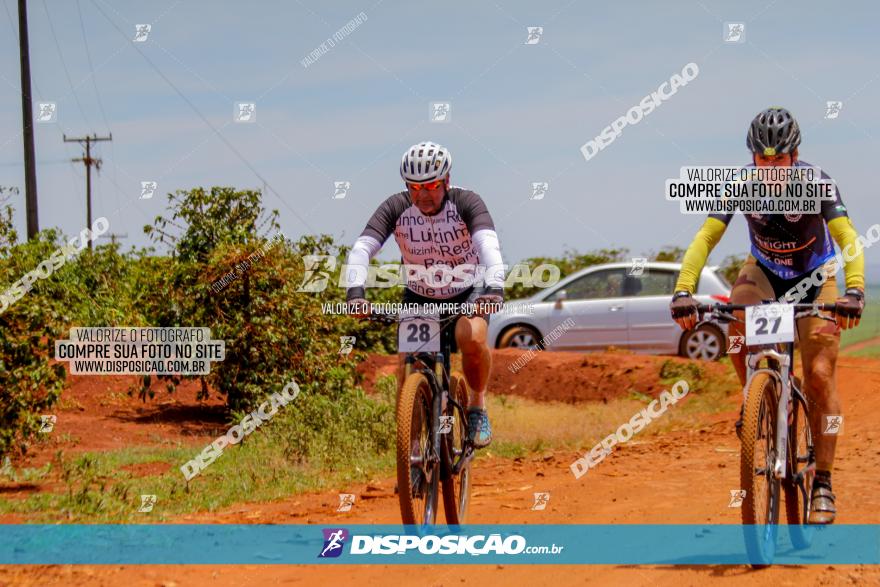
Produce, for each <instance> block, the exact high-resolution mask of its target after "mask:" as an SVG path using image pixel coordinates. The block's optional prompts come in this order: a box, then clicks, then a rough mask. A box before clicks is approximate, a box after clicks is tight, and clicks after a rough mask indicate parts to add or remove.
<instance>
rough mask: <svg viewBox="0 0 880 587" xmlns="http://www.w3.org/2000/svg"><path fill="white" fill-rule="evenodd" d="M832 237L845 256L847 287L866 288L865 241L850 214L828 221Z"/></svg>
mask: <svg viewBox="0 0 880 587" xmlns="http://www.w3.org/2000/svg"><path fill="white" fill-rule="evenodd" d="M828 231H829V232H830V233H831V238H833V239H834V242H836V243H837V246H838V247H840V252H841V256H842V257H843V263H844V265H843V272H844V274H845V275H846V287H847V288H850V287H857V288H859V289H862V290H863V289H865V254H864V253H863V250H864V243H863V242H862V241H861V239H860V238H859V235H858V233H857V232H856V229H855V228H854V227H853V225H852V221H851V220H850V219H849V216H838V217H837V218H834V219H832V220H830V221H829V222H828Z"/></svg>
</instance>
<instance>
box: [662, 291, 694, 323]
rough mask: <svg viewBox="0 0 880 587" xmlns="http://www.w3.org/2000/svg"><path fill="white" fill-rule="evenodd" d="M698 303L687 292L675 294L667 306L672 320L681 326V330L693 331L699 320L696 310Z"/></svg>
mask: <svg viewBox="0 0 880 587" xmlns="http://www.w3.org/2000/svg"><path fill="white" fill-rule="evenodd" d="M699 305H700V303H699V302H698V301H697V300H695V299H694V298H693V297H691V294H690V293H687V292H676V294H675V295H674V296H672V302H671V303H670V304H669V311H670V312H671V313H672V319H673V320H675V321H676V323H678V325H679V326H681V329H682V330H693V328H694V327H695V326H696V325H697V322H698V321H699V319H700V315H699V313H698V312H697V308H698V307H699Z"/></svg>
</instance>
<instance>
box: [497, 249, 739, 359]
mask: <svg viewBox="0 0 880 587" xmlns="http://www.w3.org/2000/svg"><path fill="white" fill-rule="evenodd" d="M679 271H681V264H680V263H662V262H648V263H647V264H645V265H644V266H643V267H639V268H638V269H637V270H634V269H633V265H632V263H608V264H604V265H594V266H592V267H588V268H587V269H583V270H581V271H578V272H577V273H574V274H572V275H569V276H568V277H566V278H565V279H562V280H560V281H559V283H557V284H556V285H554V286H552V287H550V288H547V289H545V290H543V291H541V292H539V293H537V294H535V295H534V296H532V297H530V298H526V299H522V300H515V302H516V303H515V304H514V303H513V302H514V301H511V306H512V309H513V310H514V311H511V312H507V311H502V312H501V313H498V314H494V315H493V316H492V318H491V320H490V322H489V344H490V345H493V346H495V347H496V348H511V347H512V348H523V349H528V348H546V349H548V350H575V351H590V350H602V349H605V348H607V347H611V346H614V347H619V348H627V349H632V350H634V351H637V352H644V353H657V354H661V353H666V354H680V355H682V356H684V357H689V358H692V359H706V360H715V359H718V358H720V357H721V356H722V355H723V354H724V353H725V351H726V350H727V344H726V340H727V335H726V328H724V327H722V326H720V325H717V324H712V323H706V324H703V325H702V326H700V327H699V328H697V329H696V330H693V331H690V332H682V330H681V329H680V328H679V327H678V325H677V324H676V323H675V322H673V320H672V318H671V317H670V314H669V302H670V301H671V299H672V294H673V289H674V287H675V282H676V280H677V279H678V273H679ZM729 295H730V285H729V284H728V283H727V282H726V281H725V280H724V278H723V277H722V276H721V274H720V273H719V272H718V268H717V267H706V268H704V269H703V272H702V274H701V275H700V280H699V283H698V284H697V293H696V296H695V297H696V299H697V300H699V301H700V302H701V303H706V304H711V303H714V302H727V301H729V298H728V296H729ZM520 309H521V310H522V311H520ZM551 333H552V334H551Z"/></svg>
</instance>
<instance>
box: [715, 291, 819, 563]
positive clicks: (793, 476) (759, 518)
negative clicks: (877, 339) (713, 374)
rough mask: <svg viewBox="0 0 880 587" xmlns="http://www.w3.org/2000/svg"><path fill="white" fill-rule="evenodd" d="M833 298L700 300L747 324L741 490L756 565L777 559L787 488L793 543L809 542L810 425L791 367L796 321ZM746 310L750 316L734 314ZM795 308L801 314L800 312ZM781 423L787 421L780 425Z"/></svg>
mask: <svg viewBox="0 0 880 587" xmlns="http://www.w3.org/2000/svg"><path fill="white" fill-rule="evenodd" d="M835 307H836V306H835V304H778V303H764V304H759V305H752V306H748V305H742V304H712V305H701V306H700V308H699V311H700V313H701V314H703V313H708V314H711V315H712V316H713V318H714V319H715V320H716V321H719V322H725V323H730V322H734V321H736V322H744V323H745V325H746V337H745V338H746V340H745V342H746V345H748V349H749V350H748V356H747V358H746V367H747V377H746V384H745V387H744V388H743V398H744V399H743V406H744V407H743V426H742V437H741V439H740V441H741V452H740V491H745V495H744V496H742V522H743V537H744V539H745V545H746V552H747V554H748V557H749V561H750V562H751V563H752V566H754V567H757V568H760V567H765V566H767V565H769V564H771V563H772V562H773V557H774V555H775V554H776V537H777V531H778V524H779V514H780V511H779V510H780V497H781V493H784V494H785V517H786V520H787V522H788V531H789V536H790V538H791V542H792V545H793V546H794V547H795V548H797V549H803V548H807V547H809V546H810V544H811V542H812V538H813V531H814V530H815V527H812V526H810V525H809V521H810V498H811V494H812V490H813V478H814V477H815V473H816V454H815V450H814V445H813V431H812V430H811V429H810V419H809V409H808V402H807V400H806V397H805V396H804V394H803V391H802V388H801V382H800V379H799V378H798V377H796V376H795V375H794V373H793V361H794V333H795V324H796V321H797V320H799V319H801V318H808V317H816V318H821V319H823V320H828V321H831V322H834V318H831V317H829V316H827V315H824V314H820V312H823V311H824V312H834V310H835ZM734 311H745V320H741V319H739V318H737V317H736V316H734V315H733V314H731V312H734ZM795 312H797V313H795ZM780 423H784V424H783V425H780Z"/></svg>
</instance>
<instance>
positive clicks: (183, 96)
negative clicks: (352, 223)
mask: <svg viewBox="0 0 880 587" xmlns="http://www.w3.org/2000/svg"><path fill="white" fill-rule="evenodd" d="M78 3H79V0H77V4H78ZM92 4H93V5H94V6H95V8H96V9H97V10H98V12H100V13H101V16H103V17H104V19H105V20H106V21H107V22H108V23H110V25H111V26H112V27H113V28H115V29H116V30H117V31H119V34H120V35H123V36H125V33H124V32H122V29H120V28H119V25H117V24H116V23H115V22H114V21H113V20H112V19H111V18H110V17H109V16H107V14H106V13H105V12H104V10H102V9H101V7H100V6H98V4H97V3H96V1H95V0H92ZM134 48H135V50H136V51H137V52H138V53H139V54H140V56H141V57H143V58H144V61H146V62H147V63H148V64H149V65H150V67H151V68H152V69H153V71H155V72H156V74H157V75H158V76H159V77H161V78H162V80H163V81H164V82H165V83H166V84H168V86H170V87H171V89H172V90H174V92H175V93H176V94H177V95H178V96H179V97H180V99H181V100H183V101H184V102H185V103H186V105H187V106H189V108H190V109H191V110H192V111H193V112H195V114H196V116H198V117H199V119H201V121H202V122H203V123H205V126H207V127H208V128H210V129H211V130H212V131H213V132H214V134H215V135H217V138H218V139H220V141H221V142H222V143H223V144H224V145H225V146H226V148H228V149H229V150H230V151H232V153H233V154H234V155H235V156H236V157H237V158H238V160H239V161H241V162H242V163H243V164H244V165H245V167H247V168H248V169H249V170H250V171H251V173H253V174H254V175H255V176H256V177H257V178H258V179H259V180H261V181H263V182H265V183H266V187H268V189H269V190H270V191H271V192H272V193H273V194H274V195H275V197H276V198H278V199H279V200H280V201H281V203H282V204H283V205H284V206H285V207H286V208H287V209H288V210H290V212H291V213H292V214H293V215H294V216H295V217H296V219H297V220H299V221H300V222H301V223H302V224H303V226H305V227H306V228H308V229H309V230H310V231H312V233H315V232H316V231H315V230H314V229H313V228H312V226H311V225H310V224H309V223H308V222H307V221H306V219H305V218H303V217H302V216H300V214H299V213H298V212H297V211H296V210H294V209H293V208H292V207H291V206H290V204H288V203H287V201H286V200H285V199H284V198H282V197H281V194H279V193H278V192H277V191H276V190H275V188H274V187H272V185H271V184H270V183H269V182H267V181H266V179H265V178H264V177H263V176H262V175H261V174H260V172H259V171H257V169H256V167H254V166H253V164H251V162H250V161H249V160H248V159H247V158H245V156H244V155H243V154H242V153H241V152H240V151H239V150H238V149H236V148H235V145H233V144H232V143H231V142H230V141H229V140H228V139H227V138H226V137H225V136H223V133H221V132H220V130H219V129H218V128H217V127H215V126H214V125H213V124H211V121H210V120H208V118H207V117H206V116H205V115H204V114H202V111H201V110H199V109H198V107H197V106H196V105H195V104H194V103H193V102H192V100H190V99H189V98H188V97H187V96H186V94H184V93H183V92H182V91H181V90H180V89H179V88H178V87H177V86H176V85H174V83H173V82H172V81H171V80H170V79H169V78H168V76H166V75H165V73H164V72H163V71H162V70H161V69H160V68H159V67H158V66H157V65H156V64H155V63H153V60H152V59H150V58H149V57H148V56H147V54H146V53H144V52H143V51H142V50H141V49H140V48H138V47H137V45H136V44H135V45H134Z"/></svg>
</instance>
